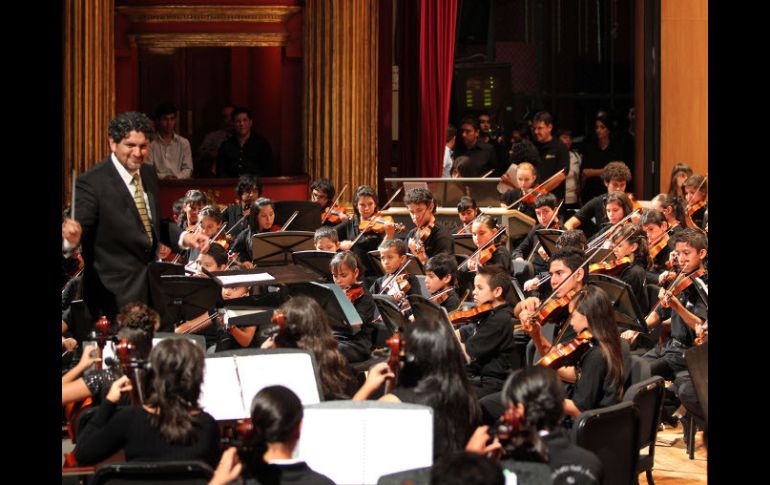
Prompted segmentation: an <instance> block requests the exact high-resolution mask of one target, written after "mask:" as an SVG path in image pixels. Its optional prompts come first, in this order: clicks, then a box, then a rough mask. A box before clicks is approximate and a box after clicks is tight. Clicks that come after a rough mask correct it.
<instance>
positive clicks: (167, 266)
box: [147, 261, 185, 332]
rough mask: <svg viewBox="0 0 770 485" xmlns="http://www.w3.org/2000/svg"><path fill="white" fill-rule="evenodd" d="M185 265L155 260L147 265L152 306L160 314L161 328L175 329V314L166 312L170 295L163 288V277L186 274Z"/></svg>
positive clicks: (162, 329)
mask: <svg viewBox="0 0 770 485" xmlns="http://www.w3.org/2000/svg"><path fill="white" fill-rule="evenodd" d="M184 274H185V272H184V266H183V265H181V264H177V263H167V262H164V261H153V262H152V263H150V264H149V265H147V279H148V281H149V286H150V301H151V302H152V305H151V307H152V308H153V309H154V310H155V311H156V312H158V313H159V314H160V322H161V323H160V328H159V329H158V330H160V331H161V332H165V331H174V326H173V325H174V323H176V320H174V319H173V317H174V316H166V315H165V314H164V312H165V311H166V309H167V308H168V305H169V301H168V297H167V296H166V295H165V294H164V293H163V291H162V289H161V277H162V276H164V275H173V276H184Z"/></svg>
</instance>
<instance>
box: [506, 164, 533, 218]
mask: <svg viewBox="0 0 770 485" xmlns="http://www.w3.org/2000/svg"><path fill="white" fill-rule="evenodd" d="M535 180H537V170H536V169H535V166H534V165H532V164H531V163H529V162H523V163H520V164H519V166H518V167H516V183H517V184H518V186H519V187H518V188H516V189H511V190H509V191H508V192H506V193H504V194H503V202H504V203H505V205H506V206H509V205H511V204H513V203H514V202H516V201H517V200H519V199H521V198H522V197H523V196H524V195H525V194H527V192H529V191H530V190H532V187H534V186H535ZM511 209H514V210H517V211H519V212H521V213H522V214H526V215H528V216H529V217H531V218H533V219H534V218H535V217H536V215H535V209H534V208H533V207H532V206H531V205H529V204H527V203H526V202H524V201H521V202H519V203H518V204H516V205H515V206H513V207H511Z"/></svg>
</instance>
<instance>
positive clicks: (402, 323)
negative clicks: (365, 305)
mask: <svg viewBox="0 0 770 485" xmlns="http://www.w3.org/2000/svg"><path fill="white" fill-rule="evenodd" d="M372 298H373V299H374V304H375V305H376V306H377V309H378V310H379V311H380V316H382V321H383V322H385V326H386V327H388V330H390V332H391V333H396V332H399V331H401V330H403V329H405V328H406V324H407V322H408V320H407V319H406V317H405V316H404V314H403V313H401V310H399V308H398V305H396V303H395V301H393V297H391V296H388V295H372Z"/></svg>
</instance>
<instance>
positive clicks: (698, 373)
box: [684, 341, 709, 422]
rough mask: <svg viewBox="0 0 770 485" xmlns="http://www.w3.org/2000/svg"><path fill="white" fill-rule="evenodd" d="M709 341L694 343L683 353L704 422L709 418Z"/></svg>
mask: <svg viewBox="0 0 770 485" xmlns="http://www.w3.org/2000/svg"><path fill="white" fill-rule="evenodd" d="M708 357H709V343H708V341H707V342H704V343H703V344H702V345H696V346H695V347H692V348H690V349H687V351H686V352H685V353H684V358H685V360H686V361H687V369H688V370H689V371H690V378H692V384H693V386H694V387H695V394H697V396H698V402H699V403H700V406H701V409H703V417H704V418H706V422H708V420H709V394H708V389H709V360H708Z"/></svg>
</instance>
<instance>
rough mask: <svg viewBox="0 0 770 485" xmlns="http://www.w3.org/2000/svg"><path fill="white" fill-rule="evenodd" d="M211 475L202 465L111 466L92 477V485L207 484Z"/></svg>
mask: <svg viewBox="0 0 770 485" xmlns="http://www.w3.org/2000/svg"><path fill="white" fill-rule="evenodd" d="M213 474H214V471H213V470H212V469H211V467H210V466H209V465H207V464H206V463H203V462H201V461H158V462H151V463H149V462H148V463H110V464H108V465H103V466H101V467H99V469H97V470H96V473H95V474H94V478H93V482H91V483H92V484H93V485H107V484H109V485H123V484H126V485H128V484H131V485H139V484H147V485H150V484H153V483H169V484H170V483H178V484H180V485H182V484H201V485H206V484H208V482H209V480H210V479H211V476H212V475H213Z"/></svg>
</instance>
